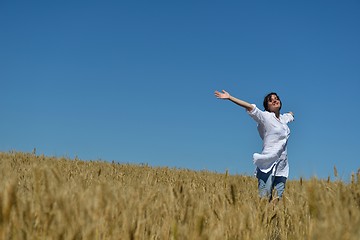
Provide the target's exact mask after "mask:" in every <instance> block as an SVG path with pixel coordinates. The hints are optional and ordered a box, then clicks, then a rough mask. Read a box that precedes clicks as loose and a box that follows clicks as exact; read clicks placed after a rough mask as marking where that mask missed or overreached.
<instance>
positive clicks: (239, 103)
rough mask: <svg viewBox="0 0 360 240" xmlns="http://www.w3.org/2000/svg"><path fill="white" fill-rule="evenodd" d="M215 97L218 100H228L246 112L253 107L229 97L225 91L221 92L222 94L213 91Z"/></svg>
mask: <svg viewBox="0 0 360 240" xmlns="http://www.w3.org/2000/svg"><path fill="white" fill-rule="evenodd" d="M215 96H216V97H217V98H219V99H224V100H230V101H232V102H233V103H236V104H237V105H239V106H241V107H243V108H245V109H246V110H248V111H251V110H253V109H254V106H253V105H251V104H250V103H248V102H245V101H243V100H240V99H238V98H236V97H233V96H231V95H230V94H229V93H228V92H226V91H225V90H222V93H221V92H218V91H215Z"/></svg>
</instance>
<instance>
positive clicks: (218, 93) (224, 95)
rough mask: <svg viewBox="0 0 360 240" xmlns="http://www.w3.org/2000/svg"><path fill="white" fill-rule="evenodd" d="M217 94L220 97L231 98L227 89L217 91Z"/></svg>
mask: <svg viewBox="0 0 360 240" xmlns="http://www.w3.org/2000/svg"><path fill="white" fill-rule="evenodd" d="M215 96H216V97H217V98H220V99H229V98H230V94H229V93H228V92H226V91H225V90H222V93H221V92H218V91H215Z"/></svg>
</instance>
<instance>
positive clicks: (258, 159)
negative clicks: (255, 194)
mask: <svg viewBox="0 0 360 240" xmlns="http://www.w3.org/2000/svg"><path fill="white" fill-rule="evenodd" d="M215 96H216V97H217V98H219V99H225V100H230V101H232V102H233V103H236V104H237V105H239V106H241V107H243V108H245V109H246V110H247V112H248V114H249V115H250V116H251V117H252V118H253V119H254V120H255V121H256V122H257V124H258V131H259V134H260V137H261V139H262V140H263V150H262V152H261V153H254V155H253V160H254V164H255V165H256V177H257V179H258V187H259V195H260V197H268V198H269V200H271V199H272V190H273V189H274V188H275V189H276V191H277V196H278V198H281V197H282V195H283V193H284V189H285V183H286V179H287V178H288V176H289V164H288V159H287V147H286V146H287V142H288V139H289V136H290V129H289V127H288V126H287V123H289V122H291V121H293V120H294V114H293V113H292V112H289V113H285V114H280V109H281V105H282V104H281V101H280V98H279V96H278V95H277V94H276V93H273V92H272V93H269V94H268V95H267V96H266V97H265V98H264V102H263V105H264V108H265V111H262V110H260V109H259V108H257V107H256V105H255V104H250V103H248V102H245V101H243V100H240V99H237V98H235V97H233V96H231V95H230V94H229V93H228V92H226V91H225V90H222V93H221V92H218V91H215Z"/></svg>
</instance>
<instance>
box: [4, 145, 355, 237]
mask: <svg viewBox="0 0 360 240" xmlns="http://www.w3.org/2000/svg"><path fill="white" fill-rule="evenodd" d="M0 166H1V167H0V169H1V175H0V184H1V189H2V191H1V193H0V207H1V211H0V238H1V239H360V228H359V226H360V179H359V178H360V176H359V172H358V173H357V174H356V176H355V174H354V176H353V177H352V180H351V183H349V184H345V183H344V182H342V181H339V180H337V181H335V182H331V181H324V180H318V179H310V180H304V179H302V178H301V180H300V181H288V183H287V189H286V192H285V196H284V198H283V199H282V200H281V201H280V202H278V203H277V204H273V203H270V204H269V203H268V202H267V201H266V200H261V199H259V197H258V194H257V182H256V179H255V178H254V177H249V176H234V175H229V174H228V172H226V173H225V174H218V173H212V172H207V171H199V172H196V171H190V170H185V169H170V168H166V167H164V168H159V167H149V166H147V165H131V164H118V163H114V162H113V163H108V162H103V161H81V160H79V159H77V158H75V159H69V158H55V157H45V156H37V155H36V152H34V153H31V154H30V153H19V152H9V153H0Z"/></svg>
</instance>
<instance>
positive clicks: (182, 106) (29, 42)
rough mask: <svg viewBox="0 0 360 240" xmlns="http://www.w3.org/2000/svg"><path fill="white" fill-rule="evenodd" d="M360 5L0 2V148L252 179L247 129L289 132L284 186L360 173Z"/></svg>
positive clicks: (256, 143) (253, 145)
mask: <svg viewBox="0 0 360 240" xmlns="http://www.w3.org/2000/svg"><path fill="white" fill-rule="evenodd" d="M359 12H360V3H359V1H329V0H327V1H10V0H2V1H0V31H1V32H0V83H1V88H0V91H1V92H0V106H1V116H0V123H1V124H0V150H1V151H10V150H16V151H25V152H31V151H32V150H33V148H36V149H37V153H38V154H45V155H49V156H67V157H71V158H73V157H75V156H77V157H78V158H80V159H82V160H98V159H101V160H106V161H113V160H114V161H117V162H121V163H126V162H129V163H136V164H137V163H147V164H149V165H151V166H169V167H177V168H188V169H194V170H203V169H205V170H209V171H216V172H225V170H226V169H228V170H229V172H230V173H232V174H247V175H252V173H253V170H254V166H253V163H252V154H253V153H254V152H259V151H261V141H260V138H259V136H258V133H257V130H256V124H255V122H254V121H253V120H252V119H251V118H250V117H249V116H248V115H247V113H246V112H245V111H244V110H243V109H242V108H240V107H238V106H236V105H234V104H232V103H231V102H228V101H222V100H218V99H216V98H215V97H214V95H213V92H214V91H215V90H222V89H226V90H227V91H229V92H230V93H231V94H232V95H234V96H236V97H238V98H241V99H244V100H246V101H249V102H251V103H255V104H257V105H258V106H260V107H261V104H262V100H263V97H264V96H265V95H266V94H267V93H268V92H271V91H275V92H277V93H278V94H279V96H280V97H281V99H282V102H283V109H282V112H286V111H293V112H294V113H295V117H296V120H295V122H293V123H291V124H290V125H289V126H290V128H291V137H290V140H289V145H288V153H289V162H290V179H298V178H299V177H305V178H310V177H312V176H317V177H319V178H327V177H328V176H331V177H332V178H333V175H334V173H333V168H334V165H335V166H336V167H337V170H338V172H339V176H340V177H341V178H342V179H343V180H348V179H349V178H350V175H351V173H352V172H356V171H357V169H358V168H359V167H360V157H359V155H358V151H359V149H360V141H359V133H360V126H359V125H360V124H359V119H360V111H359V102H358V99H359V90H360V27H359V26H360V14H359Z"/></svg>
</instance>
